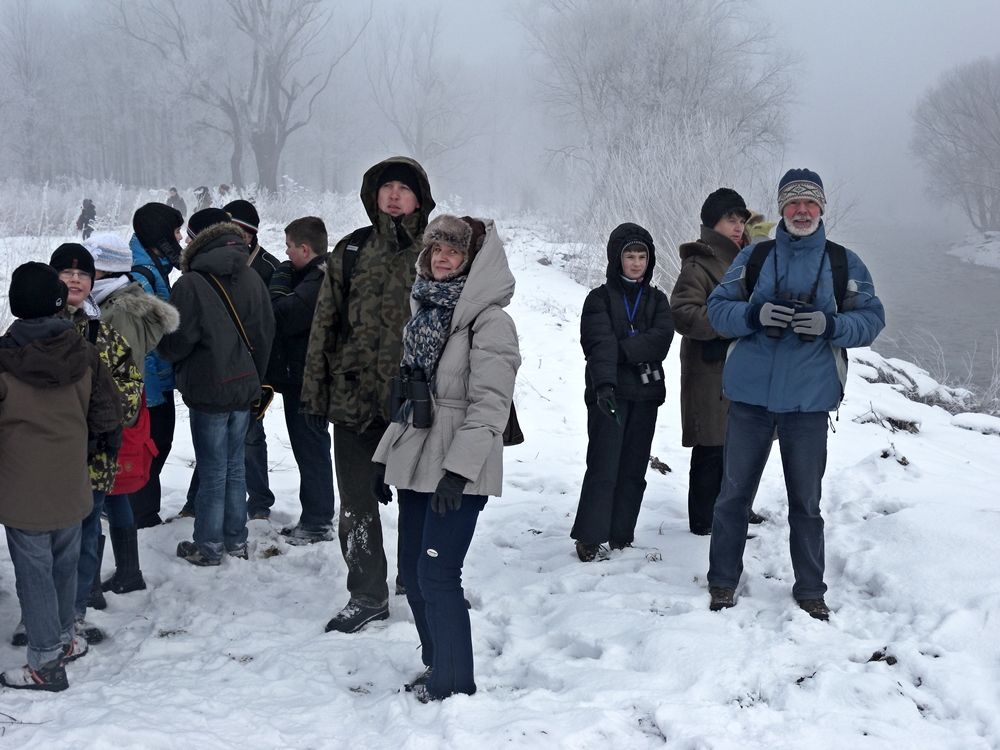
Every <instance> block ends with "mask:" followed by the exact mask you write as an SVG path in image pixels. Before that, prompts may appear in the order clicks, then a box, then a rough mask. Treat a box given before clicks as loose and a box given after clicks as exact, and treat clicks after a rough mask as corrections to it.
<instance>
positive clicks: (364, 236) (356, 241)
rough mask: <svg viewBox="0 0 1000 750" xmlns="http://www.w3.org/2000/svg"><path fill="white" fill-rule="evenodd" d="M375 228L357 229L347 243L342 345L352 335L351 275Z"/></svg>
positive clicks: (342, 309)
mask: <svg viewBox="0 0 1000 750" xmlns="http://www.w3.org/2000/svg"><path fill="white" fill-rule="evenodd" d="M374 229H375V227H374V226H367V227H361V229H355V230H354V232H353V233H352V234H351V238H350V239H349V240H348V241H347V247H345V248H344V263H343V271H344V284H343V292H342V297H341V300H340V343H341V344H346V343H347V339H348V338H350V335H351V325H350V323H348V322H347V298H348V297H349V296H350V294H351V274H352V273H354V264H355V263H356V262H357V260H358V253H359V252H360V251H361V248H362V247H364V244H365V243H366V242H367V241H368V238H369V237H370V236H371V233H372V231H374Z"/></svg>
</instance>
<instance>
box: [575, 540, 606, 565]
mask: <svg viewBox="0 0 1000 750" xmlns="http://www.w3.org/2000/svg"><path fill="white" fill-rule="evenodd" d="M600 551H601V545H599V544H587V543H586V542H579V541H578V542H577V543H576V556H577V557H579V558H580V561H581V562H593V561H594V560H595V559H596V558H597V555H598V553H599V552H600Z"/></svg>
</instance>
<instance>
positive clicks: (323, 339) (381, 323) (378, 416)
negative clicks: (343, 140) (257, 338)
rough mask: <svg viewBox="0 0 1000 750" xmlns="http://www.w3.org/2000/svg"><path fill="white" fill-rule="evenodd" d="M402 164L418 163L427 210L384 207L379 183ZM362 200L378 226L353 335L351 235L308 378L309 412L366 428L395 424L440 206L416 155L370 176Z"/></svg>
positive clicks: (321, 301) (362, 269) (338, 260)
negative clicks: (427, 244)
mask: <svg viewBox="0 0 1000 750" xmlns="http://www.w3.org/2000/svg"><path fill="white" fill-rule="evenodd" d="M394 163H402V164H406V165H407V166H409V167H411V168H412V169H413V170H414V171H415V172H416V174H417V177H418V179H419V180H420V192H421V195H420V198H421V200H420V207H419V208H418V209H417V210H416V211H415V212H414V213H412V214H410V215H408V216H400V217H397V218H395V219H394V218H393V217H391V216H389V215H388V214H386V213H383V212H382V211H380V210H379V209H378V202H377V199H378V187H377V186H378V181H379V178H380V177H381V175H382V172H383V171H385V169H386V168H387V167H388V166H389V165H391V164H394ZM361 201H362V203H363V204H364V206H365V210H366V211H367V212H368V216H369V217H371V220H372V225H373V226H374V231H373V232H372V233H371V235H369V237H368V240H367V241H366V242H365V243H364V245H363V246H362V247H361V248H360V249H359V251H358V257H357V260H356V261H355V264H354V269H353V271H352V273H351V280H350V292H349V295H348V299H347V318H348V320H347V323H348V334H347V337H346V340H345V339H344V337H343V336H342V330H341V320H340V310H341V303H342V300H343V294H344V271H343V269H344V265H343V263H344V249H345V248H346V247H347V244H348V241H349V240H350V235H348V236H347V237H344V238H343V239H342V240H341V241H340V242H338V243H337V246H336V247H335V248H334V250H333V252H332V253H330V259H329V260H328V261H327V270H326V276H325V277H324V279H323V283H322V285H321V286H320V290H319V297H318V299H317V301H316V313H315V315H314V317H313V323H312V328H311V330H310V332H309V346H308V349H307V351H306V361H305V370H304V377H303V382H302V407H301V411H302V413H303V414H324V415H326V418H327V419H328V420H329V421H331V422H333V423H334V424H337V425H340V426H342V427H350V428H353V429H355V430H357V431H358V432H362V431H364V430H365V429H366V428H367V427H368V426H369V425H371V424H372V422H374V421H375V420H381V421H382V422H384V423H385V424H388V422H389V381H390V380H391V379H392V377H393V376H394V375H396V374H397V373H398V371H399V362H400V360H401V359H402V356H403V344H402V337H403V326H405V325H406V322H407V321H408V320H409V319H410V288H411V287H412V286H413V281H414V279H415V278H416V268H415V265H416V262H417V256H418V255H419V254H420V250H421V247H422V241H423V233H424V228H425V227H426V226H427V217H428V215H429V214H430V212H431V211H432V210H433V209H434V199H433V198H432V197H431V187H430V183H428V181H427V175H426V174H425V172H424V170H423V168H422V167H421V166H420V165H419V164H418V163H417V162H415V161H413V160H412V159H407V158H405V157H393V158H391V159H387V160H385V161H383V162H381V163H379V164H376V165H375V166H374V167H372V168H371V169H369V170H368V171H367V172H366V173H365V177H364V180H363V182H362V185H361Z"/></svg>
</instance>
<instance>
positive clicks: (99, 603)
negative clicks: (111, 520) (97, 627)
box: [87, 534, 108, 609]
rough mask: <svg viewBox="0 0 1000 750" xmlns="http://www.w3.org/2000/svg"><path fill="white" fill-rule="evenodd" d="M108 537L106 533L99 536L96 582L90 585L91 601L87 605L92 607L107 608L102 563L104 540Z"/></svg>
mask: <svg viewBox="0 0 1000 750" xmlns="http://www.w3.org/2000/svg"><path fill="white" fill-rule="evenodd" d="M106 539H107V537H106V536H104V534H101V535H100V536H99V537H98V538H97V572H96V573H94V582H93V583H92V584H91V585H90V601H89V602H87V606H88V607H90V608H91V609H107V608H108V601H107V599H105V598H104V589H103V588H101V563H102V562H103V561H104V542H105V540H106Z"/></svg>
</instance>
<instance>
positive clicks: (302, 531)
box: [281, 524, 333, 547]
mask: <svg viewBox="0 0 1000 750" xmlns="http://www.w3.org/2000/svg"><path fill="white" fill-rule="evenodd" d="M281 535H282V536H284V537H287V540H286V541H287V542H288V543H289V544H291V545H293V546H295V547H302V546H305V545H307V544H315V543H316V542H332V541H333V529H332V528H330V527H311V528H310V527H307V526H303V525H302V524H295V525H294V526H286V527H285V528H283V529H282V530H281Z"/></svg>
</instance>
